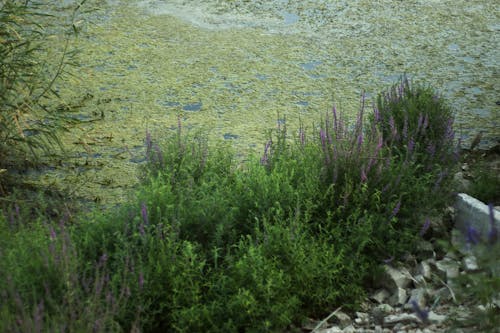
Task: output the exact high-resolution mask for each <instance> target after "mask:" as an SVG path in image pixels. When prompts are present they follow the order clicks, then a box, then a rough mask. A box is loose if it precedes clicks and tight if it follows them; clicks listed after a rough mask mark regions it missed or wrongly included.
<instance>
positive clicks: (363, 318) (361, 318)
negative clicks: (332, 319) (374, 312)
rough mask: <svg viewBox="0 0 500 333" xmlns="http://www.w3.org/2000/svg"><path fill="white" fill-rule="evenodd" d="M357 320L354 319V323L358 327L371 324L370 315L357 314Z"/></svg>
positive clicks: (364, 313)
mask: <svg viewBox="0 0 500 333" xmlns="http://www.w3.org/2000/svg"><path fill="white" fill-rule="evenodd" d="M356 317H357V318H356V319H354V322H355V323H356V324H357V325H365V324H368V323H369V322H370V315H369V314H368V313H366V312H356Z"/></svg>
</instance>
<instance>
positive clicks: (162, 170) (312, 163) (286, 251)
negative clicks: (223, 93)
mask: <svg viewBox="0 0 500 333" xmlns="http://www.w3.org/2000/svg"><path fill="white" fill-rule="evenodd" d="M401 86H402V87H403V88H402V89H403V90H402V92H403V95H401V97H400V98H401V99H402V100H404V99H412V98H416V97H415V96H414V94H416V93H415V90H411V89H410V86H409V85H407V84H406V83H404V84H402V85H401ZM407 90H408V91H407ZM417 92H418V90H417ZM419 96H420V95H419ZM428 98H432V101H435V99H434V96H433V95H432V96H431V95H430V96H429V97H428ZM424 102H425V103H431V101H422V103H424ZM425 103H424V104H425ZM443 105H444V104H443ZM443 108H444V107H443ZM403 110H404V109H402V108H389V107H388V109H383V110H381V109H380V108H379V109H378V111H376V112H379V113H380V114H384V115H385V114H390V115H389V118H388V119H391V117H392V118H394V119H405V117H404V115H401V114H400V113H401V112H406V111H403ZM447 110H448V109H443V112H446V111H447ZM418 112H420V113H422V117H427V118H428V122H427V124H426V125H425V126H424V125H423V124H422V125H421V126H423V128H425V129H427V128H430V127H429V126H431V125H429V124H432V123H433V122H434V118H433V117H434V116H437V115H439V116H441V114H439V113H438V112H437V110H433V111H432V112H431V113H428V110H427V109H422V110H418ZM364 113H365V106H364V103H363V105H362V107H361V110H360V113H359V115H358V117H357V119H356V120H355V121H354V122H353V123H352V124H349V123H348V121H347V120H346V119H344V118H343V117H342V116H341V114H340V113H339V112H337V110H336V109H333V111H332V112H330V113H328V114H327V115H326V116H325V118H324V120H323V121H322V122H321V124H320V125H319V126H317V127H315V128H314V129H313V130H312V131H311V132H310V133H309V132H306V129H305V128H304V127H303V128H301V130H300V131H299V133H298V135H297V136H296V137H293V138H292V137H290V134H289V133H288V132H287V129H286V127H282V128H279V129H278V130H277V131H275V132H274V133H272V134H271V136H270V140H269V142H268V143H267V144H266V145H265V149H264V154H263V155H262V156H250V157H249V158H248V159H247V161H246V162H245V163H244V164H241V163H240V162H239V161H238V160H237V159H236V158H235V157H234V156H235V154H234V153H233V152H232V151H231V149H230V148H229V147H226V146H222V145H219V146H217V147H216V149H214V148H210V147H209V145H208V143H207V141H206V138H205V136H203V135H199V134H195V135H191V134H185V133H184V132H183V130H182V128H181V125H180V124H179V127H178V131H177V133H176V134H175V135H173V136H172V137H170V138H168V139H167V140H165V143H164V144H161V143H159V142H156V141H154V140H153V139H152V138H151V136H150V135H149V134H147V136H146V150H147V159H148V164H147V167H146V169H145V172H144V179H143V185H142V187H141V190H140V192H139V194H138V195H137V198H136V200H135V201H134V202H131V203H129V204H127V205H124V206H123V207H122V208H120V209H119V210H116V211H112V212H105V213H98V212H95V213H94V215H89V216H87V217H86V218H84V219H81V220H80V221H78V222H76V223H74V224H71V225H68V226H66V224H64V229H63V228H62V227H61V226H59V227H58V228H59V229H58V230H59V231H58V232H56V237H55V238H54V235H53V234H52V232H51V229H50V228H54V227H51V225H52V224H50V223H48V224H47V225H46V226H45V227H40V228H39V229H34V230H33V232H34V233H36V234H37V236H36V237H38V238H39V239H40V243H39V248H38V249H36V251H33V250H30V251H29V252H31V253H36V255H35V256H34V257H33V258H32V259H30V260H31V261H33V262H37V260H38V261H39V262H40V263H43V258H44V254H43V253H46V252H47V250H46V248H48V249H50V247H51V246H52V245H51V244H53V243H54V240H57V241H59V242H62V243H61V246H60V247H57V248H56V251H55V256H56V258H59V257H62V256H63V255H64V253H66V256H67V257H68V255H67V253H70V254H71V255H70V256H69V257H68V258H70V259H68V260H69V261H68V262H67V263H64V261H60V260H53V261H50V262H49V263H48V266H47V265H45V264H38V266H37V267H41V268H37V269H38V272H39V273H38V274H37V279H39V281H40V282H38V283H33V284H31V286H34V287H33V288H34V290H35V291H36V292H33V290H32V288H31V287H30V286H29V285H28V284H27V283H24V282H23V281H24V280H23V279H27V280H28V281H29V279H31V278H30V276H31V273H30V272H29V271H30V269H29V268H26V269H24V271H23V272H22V274H21V273H19V274H18V273H16V270H13V271H14V273H13V272H11V270H12V269H13V267H14V262H13V261H8V260H5V258H7V257H5V256H2V257H1V258H2V264H1V265H0V269H1V273H2V274H5V276H8V277H9V279H10V281H12V283H11V286H10V288H11V289H12V290H16V291H17V292H18V293H19V294H20V295H22V298H21V299H22V300H23V306H22V308H25V309H26V308H28V309H33V308H35V309H36V306H37V305H38V304H40V302H41V301H44V300H46V299H47V298H48V299H51V300H54V301H53V303H54V304H64V302H65V301H66V302H68V300H70V301H71V304H73V305H74V306H73V307H67V308H68V309H70V310H67V311H66V312H62V313H63V316H65V317H61V315H58V314H57V312H54V311H55V310H53V309H50V308H48V307H45V308H44V311H43V315H41V317H40V316H38V317H37V318H39V317H40V318H43V319H44V322H54V323H58V322H60V321H62V320H64V319H63V318H71V316H72V315H74V314H73V312H72V311H84V310H86V311H91V312H92V311H98V312H99V315H96V316H94V317H89V320H90V321H93V322H94V330H96V331H106V330H107V331H122V330H123V331H130V330H134V329H137V328H140V329H142V330H143V331H146V332H155V331H169V332H184V331H204V332H240V331H248V332H269V331H283V330H284V329H285V328H286V327H289V326H290V325H292V324H293V325H296V326H299V325H300V324H301V322H302V320H304V319H305V318H306V317H313V318H321V317H323V316H325V315H326V314H328V313H329V312H331V311H332V310H333V309H334V308H337V307H338V306H340V305H342V306H343V307H344V308H347V309H349V308H350V309H355V308H356V306H357V305H358V304H359V303H360V302H361V301H362V299H363V297H364V290H365V288H366V287H367V286H369V282H370V280H371V276H372V275H373V274H374V273H376V272H378V270H379V266H380V263H381V262H382V261H383V260H387V259H389V260H390V259H392V258H396V259H397V258H398V257H400V256H401V255H403V254H404V253H405V252H406V251H408V250H411V249H412V247H413V246H414V244H415V241H416V240H417V238H418V235H419V230H420V228H422V225H423V223H422V222H423V221H424V220H425V216H426V214H429V213H431V212H433V211H438V210H440V209H442V208H443V205H444V203H445V200H435V197H441V198H445V197H446V195H445V194H447V193H448V191H449V188H447V184H448V177H447V175H449V174H450V173H449V168H450V167H452V164H451V163H448V161H452V156H453V154H454V152H453V150H452V149H451V148H452V147H451V145H449V146H446V147H445V146H444V141H445V140H444V139H443V138H442V137H441V136H440V135H438V133H437V132H435V134H433V136H432V139H435V140H436V142H440V143H439V144H438V143H435V145H436V147H438V146H439V147H440V148H439V149H438V150H436V152H439V153H435V154H434V155H432V158H430V157H425V156H424V153H423V150H421V149H420V150H419V149H411V150H410V149H407V150H405V151H404V153H403V150H402V148H401V143H400V142H399V141H397V140H395V139H394V138H392V139H391V138H388V137H386V135H387V133H386V132H385V131H386V125H387V124H386V120H384V119H385V118H377V116H374V117H373V118H370V119H368V120H365V115H364ZM418 119H419V118H418V117H416V118H415V119H413V118H410V117H408V120H407V121H406V122H405V121H403V123H402V124H399V123H396V122H395V123H394V125H393V126H394V128H396V130H397V131H401V132H403V128H404V126H407V127H408V128H415V129H416V128H418V122H419V120H418ZM439 119H440V120H441V118H439ZM413 121H415V122H416V123H413ZM451 121H452V119H451V118H450V119H449V120H448V119H447V123H450V124H451ZM391 123H392V121H391ZM405 123H406V125H404V124H405ZM397 126H403V127H401V128H400V127H397ZM419 130H420V129H419ZM408 133H413V132H408ZM433 133H434V132H433ZM441 134H442V135H447V136H449V133H448V132H446V131H445V132H443V133H441ZM420 138H422V136H415V147H417V148H418V147H426V146H427V145H429V144H431V143H432V142H433V140H432V139H431V138H429V137H427V136H425V137H424V138H425V139H422V140H423V142H419V141H418V140H419V139H420ZM429 193H433V195H429ZM6 216H9V215H8V214H6ZM3 223H4V224H3V228H4V229H3V230H4V231H5V232H4V233H3V234H2V235H3V237H7V236H6V235H7V234H9V233H15V234H19V235H21V234H22V233H23V232H25V231H24V230H25V229H22V228H21V229H12V228H13V227H12V226H9V224H8V222H7V220H6V219H4V221H3ZM44 228H45V229H44ZM47 228H48V231H47ZM62 230H64V232H62ZM63 245H64V246H63ZM27 248H28V244H26V243H24V242H23V241H22V240H21V239H17V238H13V239H11V241H10V243H9V246H8V247H7V248H6V249H2V251H7V252H9V253H11V252H12V253H13V254H10V255H9V256H8V257H10V258H13V257H15V256H16V255H17V254H15V253H14V252H15V251H17V250H15V249H23V251H25V252H26V249H27ZM68 250H71V251H70V252H67V251H68ZM13 251H14V252H13ZM49 252H50V251H49ZM38 253H41V254H38ZM51 255H52V254H51ZM35 257H36V258H38V259H35ZM40 258H42V259H40ZM27 260H28V259H27ZM30 260H28V261H30ZM63 263H64V264H63ZM44 265H45V266H44ZM47 267H48V268H47ZM42 268H43V269H42ZM58 269H59V270H61V271H60V272H59V271H58V273H57V274H52V273H51V272H52V271H53V270H56V271H57V270H58ZM77 272H78V273H77ZM61 279H62V280H61ZM45 281H54V282H53V285H54V286H57V288H56V287H54V288H56V290H57V292H55V291H54V292H52V291H50V295H49V296H47V293H46V290H47V289H46V288H45V286H44V285H43V284H44V282H45ZM48 290H52V287H50V286H49V288H48ZM69 290H71V294H68V293H69ZM3 292H4V294H6V295H7V298H6V299H8V301H7V302H6V303H4V306H3V307H2V311H0V315H1V316H2V317H1V318H0V319H3V322H5V323H6V324H5V325H13V323H14V322H15V320H16V318H17V317H18V316H21V318H23V319H26V318H24V317H29V315H28V314H26V313H21V314H20V312H19V310H18V307H16V296H15V295H9V294H8V293H6V291H3ZM44 302H45V301H44ZM86 303H91V304H92V305H93V306H94V308H92V307H89V306H85V307H84V308H83V305H82V304H86ZM79 306H82V308H81V309H79ZM77 309H79V310H77ZM37 313H38V312H37ZM84 313H85V312H84ZM6 327H11V326H6Z"/></svg>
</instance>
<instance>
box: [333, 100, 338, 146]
mask: <svg viewBox="0 0 500 333" xmlns="http://www.w3.org/2000/svg"><path fill="white" fill-rule="evenodd" d="M332 113H333V130H334V131H335V135H336V137H337V139H338V134H337V133H338V132H337V131H338V120H337V108H336V107H335V105H334V106H333V109H332Z"/></svg>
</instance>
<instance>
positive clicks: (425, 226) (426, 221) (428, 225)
mask: <svg viewBox="0 0 500 333" xmlns="http://www.w3.org/2000/svg"><path fill="white" fill-rule="evenodd" d="M430 226H431V220H429V218H426V219H425V223H424V225H423V226H422V229H420V236H421V237H422V236H423V235H425V233H426V232H427V230H429V227H430Z"/></svg>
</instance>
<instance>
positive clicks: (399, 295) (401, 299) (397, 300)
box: [388, 288, 408, 306]
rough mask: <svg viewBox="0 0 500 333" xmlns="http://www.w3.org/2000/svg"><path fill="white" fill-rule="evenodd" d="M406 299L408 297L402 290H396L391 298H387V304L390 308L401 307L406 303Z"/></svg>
mask: <svg viewBox="0 0 500 333" xmlns="http://www.w3.org/2000/svg"><path fill="white" fill-rule="evenodd" d="M407 299H408V295H407V293H406V290H405V289H403V288H398V289H397V290H396V292H395V293H394V294H392V296H391V298H389V301H388V303H389V304H390V305H392V306H395V305H403V304H405V303H406V300H407Z"/></svg>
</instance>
